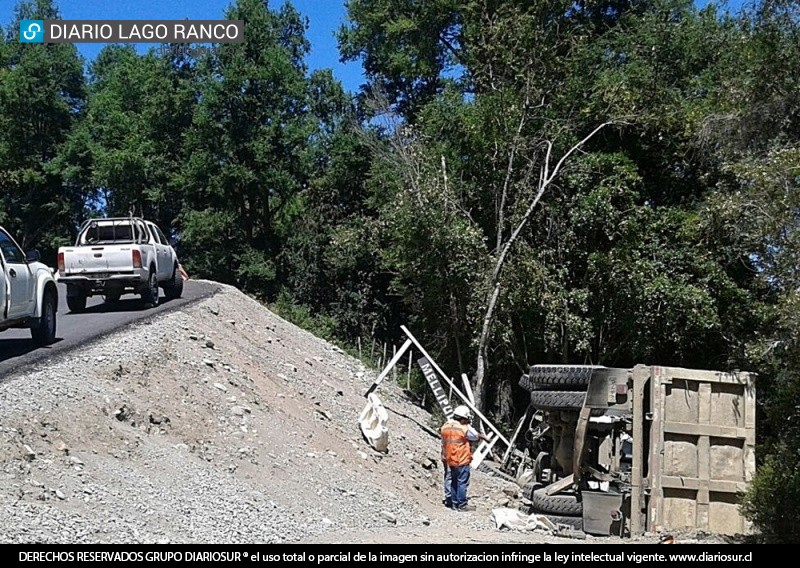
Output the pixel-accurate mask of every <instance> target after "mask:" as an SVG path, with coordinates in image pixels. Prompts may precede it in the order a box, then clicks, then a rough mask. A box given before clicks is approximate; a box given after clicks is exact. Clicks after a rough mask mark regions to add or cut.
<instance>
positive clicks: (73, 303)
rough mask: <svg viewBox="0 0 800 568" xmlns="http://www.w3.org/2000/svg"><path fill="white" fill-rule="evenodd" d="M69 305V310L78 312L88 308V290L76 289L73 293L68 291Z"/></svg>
mask: <svg viewBox="0 0 800 568" xmlns="http://www.w3.org/2000/svg"><path fill="white" fill-rule="evenodd" d="M67 307H68V308H69V311H71V312H73V313H76V314H79V313H81V312H82V311H84V310H85V309H86V292H84V291H83V290H76V291H75V293H74V294H72V295H70V294H69V292H67Z"/></svg>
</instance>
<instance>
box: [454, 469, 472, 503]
mask: <svg viewBox="0 0 800 568" xmlns="http://www.w3.org/2000/svg"><path fill="white" fill-rule="evenodd" d="M449 470H450V501H451V502H452V504H453V509H461V508H462V507H466V506H467V490H468V489H469V474H470V466H469V464H466V465H457V466H451V467H450V468H449Z"/></svg>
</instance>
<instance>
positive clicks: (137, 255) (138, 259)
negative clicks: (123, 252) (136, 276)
mask: <svg viewBox="0 0 800 568" xmlns="http://www.w3.org/2000/svg"><path fill="white" fill-rule="evenodd" d="M131 256H132V257H133V267H134V268H141V267H142V253H141V252H139V251H138V250H133V251H131Z"/></svg>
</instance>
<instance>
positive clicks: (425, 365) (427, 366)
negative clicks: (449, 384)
mask: <svg viewBox="0 0 800 568" xmlns="http://www.w3.org/2000/svg"><path fill="white" fill-rule="evenodd" d="M417 364H419V367H420V369H422V374H423V375H425V380H427V381H428V384H429V385H430V387H431V390H432V391H433V396H435V397H436V402H438V403H439V408H441V409H442V412H444V415H445V416H447V418H452V417H453V409H452V407H451V406H450V400H449V399H448V398H447V395H446V394H445V392H444V389H443V388H442V383H440V382H439V378H438V377H437V376H436V371H435V370H434V369H433V365H431V362H430V361H428V358H427V357H422V358H421V359H417Z"/></svg>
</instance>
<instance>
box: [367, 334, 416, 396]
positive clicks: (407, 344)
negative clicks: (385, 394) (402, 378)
mask: <svg viewBox="0 0 800 568" xmlns="http://www.w3.org/2000/svg"><path fill="white" fill-rule="evenodd" d="M409 347H411V340H410V339H406V342H405V343H403V346H402V347H401V348H400V351H398V352H397V353H395V356H394V357H393V358H392V360H391V361H389V364H388V365H386V367H385V368H384V369H383V371H381V374H380V375H378V378H377V379H375V382H374V383H372V385H371V386H370V387H369V389H367V392H366V393H364V396H365V397H368V396H369V395H370V394H371V393H372V392H373V391H374V390H375V389H376V388H378V385H379V384H381V381H383V379H385V378H386V375H388V374H389V371H391V370H392V368H393V367H394V366H395V365H396V364H397V362H398V361H399V360H400V358H401V357H402V356H403V353H405V352H406V350H407V349H408V348H409Z"/></svg>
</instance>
